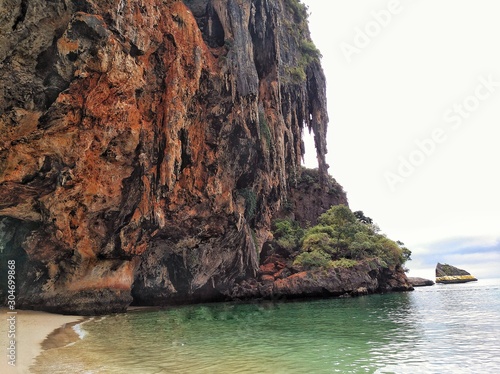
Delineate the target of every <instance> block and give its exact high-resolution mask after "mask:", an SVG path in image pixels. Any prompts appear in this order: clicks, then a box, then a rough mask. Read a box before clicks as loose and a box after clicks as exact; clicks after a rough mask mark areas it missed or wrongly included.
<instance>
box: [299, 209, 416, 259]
mask: <svg viewBox="0 0 500 374" xmlns="http://www.w3.org/2000/svg"><path fill="white" fill-rule="evenodd" d="M356 213H357V214H354V213H353V212H352V211H351V210H350V209H349V208H348V207H346V206H344V205H336V206H333V207H331V208H330V209H329V210H328V211H327V212H326V213H324V214H322V215H321V216H320V217H319V219H318V224H317V225H316V226H314V227H311V228H310V229H308V230H307V231H306V232H305V233H304V235H303V237H302V239H301V245H300V254H299V255H298V256H297V257H296V258H295V261H294V265H301V266H303V267H305V268H312V267H323V268H332V267H345V268H349V267H352V266H354V265H355V264H356V263H357V262H358V261H360V260H363V259H366V258H379V259H380V260H381V262H382V263H383V264H384V265H387V266H402V265H403V264H404V263H405V262H406V261H407V260H409V259H410V255H411V251H410V250H409V249H407V248H405V247H403V243H401V242H394V241H392V240H390V239H388V238H387V237H386V236H385V235H382V234H379V233H378V231H379V229H378V227H377V226H376V225H374V224H373V223H372V220H371V219H370V218H369V217H365V216H364V214H363V212H356Z"/></svg>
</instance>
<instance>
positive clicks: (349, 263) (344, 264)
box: [328, 257, 358, 269]
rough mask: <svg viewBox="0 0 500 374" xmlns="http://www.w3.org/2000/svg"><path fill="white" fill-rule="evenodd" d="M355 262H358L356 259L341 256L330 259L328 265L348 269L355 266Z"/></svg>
mask: <svg viewBox="0 0 500 374" xmlns="http://www.w3.org/2000/svg"><path fill="white" fill-rule="evenodd" d="M357 264H358V261H355V260H350V259H348V258H345V257H342V258H340V259H338V260H335V261H330V263H329V264H328V266H329V267H332V268H344V269H350V268H352V267H354V266H356V265H357Z"/></svg>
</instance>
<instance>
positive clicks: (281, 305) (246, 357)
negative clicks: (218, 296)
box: [31, 279, 500, 374]
mask: <svg viewBox="0 0 500 374" xmlns="http://www.w3.org/2000/svg"><path fill="white" fill-rule="evenodd" d="M69 328H71V329H73V331H74V332H76V333H77V335H78V338H77V339H76V340H75V341H73V342H71V343H69V344H66V345H64V346H58V345H57V344H48V345H46V346H50V347H53V348H50V349H47V350H45V351H43V353H42V354H40V355H39V356H38V357H37V358H36V362H35V365H34V366H32V367H31V371H32V372H33V373H41V374H47V373H50V374H56V373H61V374H62V373H64V374H67V373H88V374H91V373H92V374H93V373H117V374H123V373H127V374H135V373H137V374H148V373H151V374H152V373H158V374H159V373H186V374H187V373H189V374H196V373H217V374H222V373H228V374H229V373H231V374H236V373H272V374H276V373H314V374H315V373H412V374H415V373H500V279H485V280H479V281H477V282H470V283H464V284H452V285H440V284H436V285H434V286H430V287H422V288H416V289H415V291H412V292H402V293H390V294H382V295H369V296H361V297H355V298H335V299H321V300H308V301H295V302H290V301H276V302H253V303H235V302H231V303H214V304H199V305H189V306H179V307H172V308H166V309H140V310H133V311H130V312H128V313H126V314H115V315H109V316H105V317H94V318H90V319H87V320H85V321H83V322H81V323H79V324H77V325H74V326H71V327H69ZM48 339H49V340H50V339H51V337H50V336H49V338H48Z"/></svg>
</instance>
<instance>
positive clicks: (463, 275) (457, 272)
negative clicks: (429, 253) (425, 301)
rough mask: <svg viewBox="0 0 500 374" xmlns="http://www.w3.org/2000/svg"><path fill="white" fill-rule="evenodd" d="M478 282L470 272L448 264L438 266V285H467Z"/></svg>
mask: <svg viewBox="0 0 500 374" xmlns="http://www.w3.org/2000/svg"><path fill="white" fill-rule="evenodd" d="M472 281H477V278H475V277H474V276H472V275H471V274H470V273H469V272H467V271H465V270H462V269H459V268H456V267H454V266H451V265H448V264H440V263H439V262H438V264H437V265H436V283H444V284H449V283H466V282H472Z"/></svg>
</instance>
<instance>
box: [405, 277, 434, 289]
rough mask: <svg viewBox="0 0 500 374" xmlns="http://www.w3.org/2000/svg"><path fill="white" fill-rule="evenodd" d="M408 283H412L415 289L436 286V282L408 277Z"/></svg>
mask: <svg viewBox="0 0 500 374" xmlns="http://www.w3.org/2000/svg"><path fill="white" fill-rule="evenodd" d="M408 283H410V284H411V285H412V286H413V287H425V286H433V285H434V281H431V280H430V279H425V278H420V277H408Z"/></svg>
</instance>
